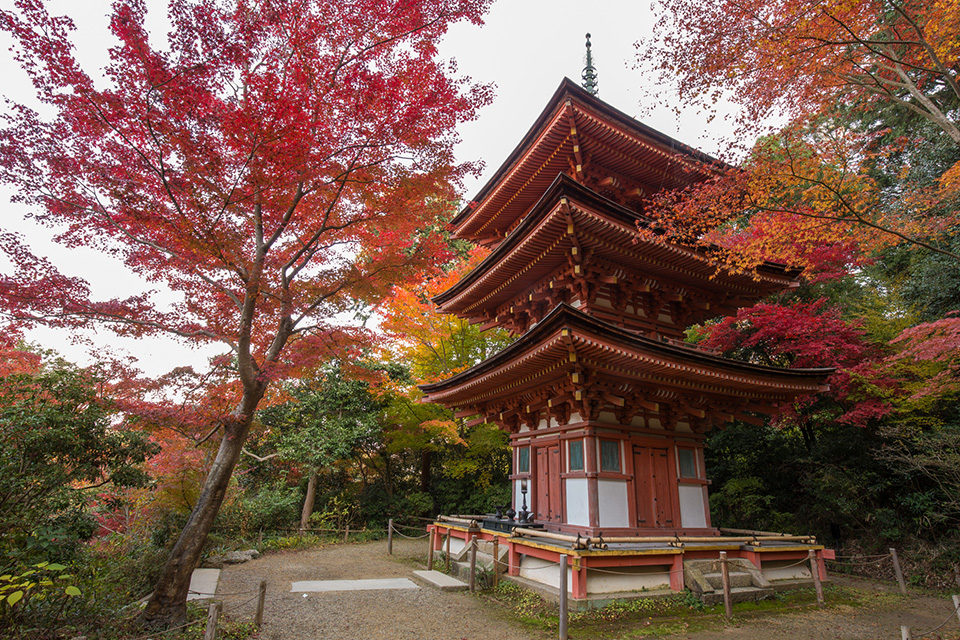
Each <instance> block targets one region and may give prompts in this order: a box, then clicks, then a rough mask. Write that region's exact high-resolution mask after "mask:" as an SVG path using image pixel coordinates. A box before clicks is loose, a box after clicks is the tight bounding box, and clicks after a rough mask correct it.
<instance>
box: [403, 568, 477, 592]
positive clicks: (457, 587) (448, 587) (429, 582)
mask: <svg viewBox="0 0 960 640" xmlns="http://www.w3.org/2000/svg"><path fill="white" fill-rule="evenodd" d="M413 579H414V581H415V582H419V583H420V584H422V585H424V586H427V587H433V588H434V589H440V590H441V591H466V590H467V589H468V588H469V587H470V585H468V584H467V583H466V582H464V581H463V580H458V579H456V578H454V577H453V576H448V575H447V574H445V573H443V572H441V571H414V572H413Z"/></svg>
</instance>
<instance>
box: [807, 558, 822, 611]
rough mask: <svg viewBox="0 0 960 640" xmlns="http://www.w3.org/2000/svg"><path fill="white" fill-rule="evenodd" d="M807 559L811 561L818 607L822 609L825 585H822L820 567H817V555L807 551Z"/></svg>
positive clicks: (811, 572)
mask: <svg viewBox="0 0 960 640" xmlns="http://www.w3.org/2000/svg"><path fill="white" fill-rule="evenodd" d="M807 558H809V559H810V575H811V576H812V577H813V588H814V589H816V590H817V606H819V607H822V606H823V603H824V600H823V585H822V584H821V583H820V567H819V566H818V565H817V554H816V553H814V551H813V549H810V550H809V551H807Z"/></svg>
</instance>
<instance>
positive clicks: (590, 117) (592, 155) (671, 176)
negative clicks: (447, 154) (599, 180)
mask: <svg viewBox="0 0 960 640" xmlns="http://www.w3.org/2000/svg"><path fill="white" fill-rule="evenodd" d="M571 158H577V160H576V161H571ZM571 162H575V163H581V164H582V165H587V164H597V165H602V166H603V168H604V170H606V171H609V172H612V173H613V174H615V175H617V176H619V177H620V178H622V179H623V180H624V181H628V182H629V183H631V184H632V185H634V186H635V187H638V188H639V189H640V191H641V192H643V193H645V194H650V193H654V192H656V191H659V190H661V189H664V188H671V189H672V188H677V187H682V186H685V185H688V184H691V183H693V182H697V181H699V180H702V179H704V178H706V177H708V176H709V175H711V174H712V173H713V172H715V171H716V170H717V169H718V168H720V167H722V166H724V165H723V164H722V163H721V162H720V161H718V160H716V159H715V158H712V157H710V156H708V155H706V154H704V153H701V152H699V151H697V150H695V149H693V148H691V147H688V146H687V145H685V144H683V143H681V142H679V141H677V140H674V139H673V138H671V137H669V136H667V135H665V134H662V133H660V132H659V131H656V130H654V129H651V128H650V127H648V126H646V125H644V124H642V123H640V122H638V121H636V120H634V119H633V118H631V117H630V116H628V115H626V114H624V113H623V112H621V111H619V110H617V109H615V108H613V107H611V106H610V105H608V104H606V103H604V102H603V101H601V100H599V99H598V98H596V97H594V96H592V95H590V94H589V93H587V92H586V91H584V90H583V89H582V88H581V87H579V86H577V85H576V84H575V83H574V82H573V81H571V80H569V79H567V78H564V80H563V82H561V83H560V86H559V87H558V88H557V90H556V92H555V93H554V95H553V97H552V98H551V99H550V101H549V103H548V104H547V106H546V108H545V109H544V110H543V112H542V113H541V114H540V116H539V117H538V118H537V120H536V122H535V123H534V125H533V127H531V129H530V130H529V131H528V132H527V134H526V135H525V136H524V138H523V140H522V141H521V142H520V144H519V145H517V147H516V148H515V149H514V151H513V152H512V153H511V154H510V156H509V157H508V158H507V160H506V161H505V162H504V163H503V165H502V166H501V167H500V168H499V169H498V170H497V172H496V173H495V174H494V175H493V177H491V178H490V180H489V181H488V182H487V184H486V185H485V186H484V187H483V188H482V189H481V190H480V192H479V193H478V194H477V195H476V197H475V198H474V200H473V201H472V202H471V204H470V205H468V206H467V207H466V208H464V209H463V210H462V211H461V212H460V213H459V214H458V215H457V216H456V217H455V218H454V219H453V220H452V221H451V222H450V226H451V227H452V228H453V230H454V232H455V234H456V235H457V236H459V237H461V238H466V239H470V240H474V241H478V242H481V243H483V244H490V243H491V242H492V241H495V239H497V238H499V237H502V236H503V235H504V232H506V231H507V230H508V229H509V228H510V227H511V226H512V225H513V224H514V223H515V222H516V221H517V220H518V219H519V218H520V217H521V216H522V215H523V214H524V212H525V211H526V210H527V209H529V208H530V206H532V205H533V204H534V203H535V202H536V201H537V200H538V199H539V197H540V196H541V195H542V194H543V192H544V191H545V190H546V189H547V187H548V186H549V185H550V183H551V182H552V181H553V179H554V178H555V177H556V176H557V174H558V173H561V172H565V171H571V169H573V170H576V167H571Z"/></svg>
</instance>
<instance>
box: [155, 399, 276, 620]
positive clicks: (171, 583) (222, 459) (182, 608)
mask: <svg viewBox="0 0 960 640" xmlns="http://www.w3.org/2000/svg"><path fill="white" fill-rule="evenodd" d="M261 397H263V391H262V390H261V391H259V393H258V392H256V391H255V392H252V393H251V392H245V393H244V397H243V399H242V400H241V403H240V407H238V408H237V409H236V410H235V411H234V413H233V415H232V416H231V418H232V420H231V421H230V422H228V423H226V424H225V425H224V429H223V438H222V439H221V440H220V448H219V449H218V450H217V455H216V457H215V458H214V460H213V466H212V467H211V468H210V472H209V473H208V474H207V479H206V480H205V481H204V483H203V489H202V490H201V492H200V496H199V498H197V503H196V505H194V507H193V511H191V512H190V518H189V519H188V520H187V524H186V525H185V526H184V527H183V531H181V532H180V537H179V538H177V543H176V544H175V545H174V546H173V549H172V550H171V551H170V556H169V557H168V558H167V562H166V564H165V565H164V567H163V572H162V573H161V574H160V579H159V580H158V581H157V586H156V587H155V588H154V590H153V595H152V596H151V597H150V600H149V601H148V602H147V606H146V608H144V610H143V613H142V614H141V615H140V621H141V622H142V624H143V626H145V627H148V628H151V629H163V628H170V627H174V626H177V625H179V624H183V623H184V622H185V621H186V616H187V593H188V592H189V591H190V577H191V575H192V574H193V570H194V569H195V568H196V567H197V563H198V562H199V560H200V553H201V552H202V551H203V545H204V544H205V543H206V541H207V534H209V533H210V529H211V528H213V521H214V519H216V517H217V512H218V511H220V505H221V504H223V498H224V496H225V495H226V493H227V486H228V485H229V483H230V476H231V475H232V474H233V468H234V467H235V466H236V464H237V460H239V459H240V450H241V448H242V447H243V443H244V441H245V440H246V438H247V432H248V431H249V430H250V423H251V422H252V420H253V413H254V411H255V410H256V407H257V404H258V403H259V400H260V398H261Z"/></svg>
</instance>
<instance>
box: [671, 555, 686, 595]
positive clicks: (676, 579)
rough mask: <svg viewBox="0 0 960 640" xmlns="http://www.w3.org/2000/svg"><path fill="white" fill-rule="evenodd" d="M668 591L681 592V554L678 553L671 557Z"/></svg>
mask: <svg viewBox="0 0 960 640" xmlns="http://www.w3.org/2000/svg"><path fill="white" fill-rule="evenodd" d="M670 589H671V590H672V591H683V589H684V585H683V554H682V553H678V554H676V555H675V556H673V562H671V563H670Z"/></svg>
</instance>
